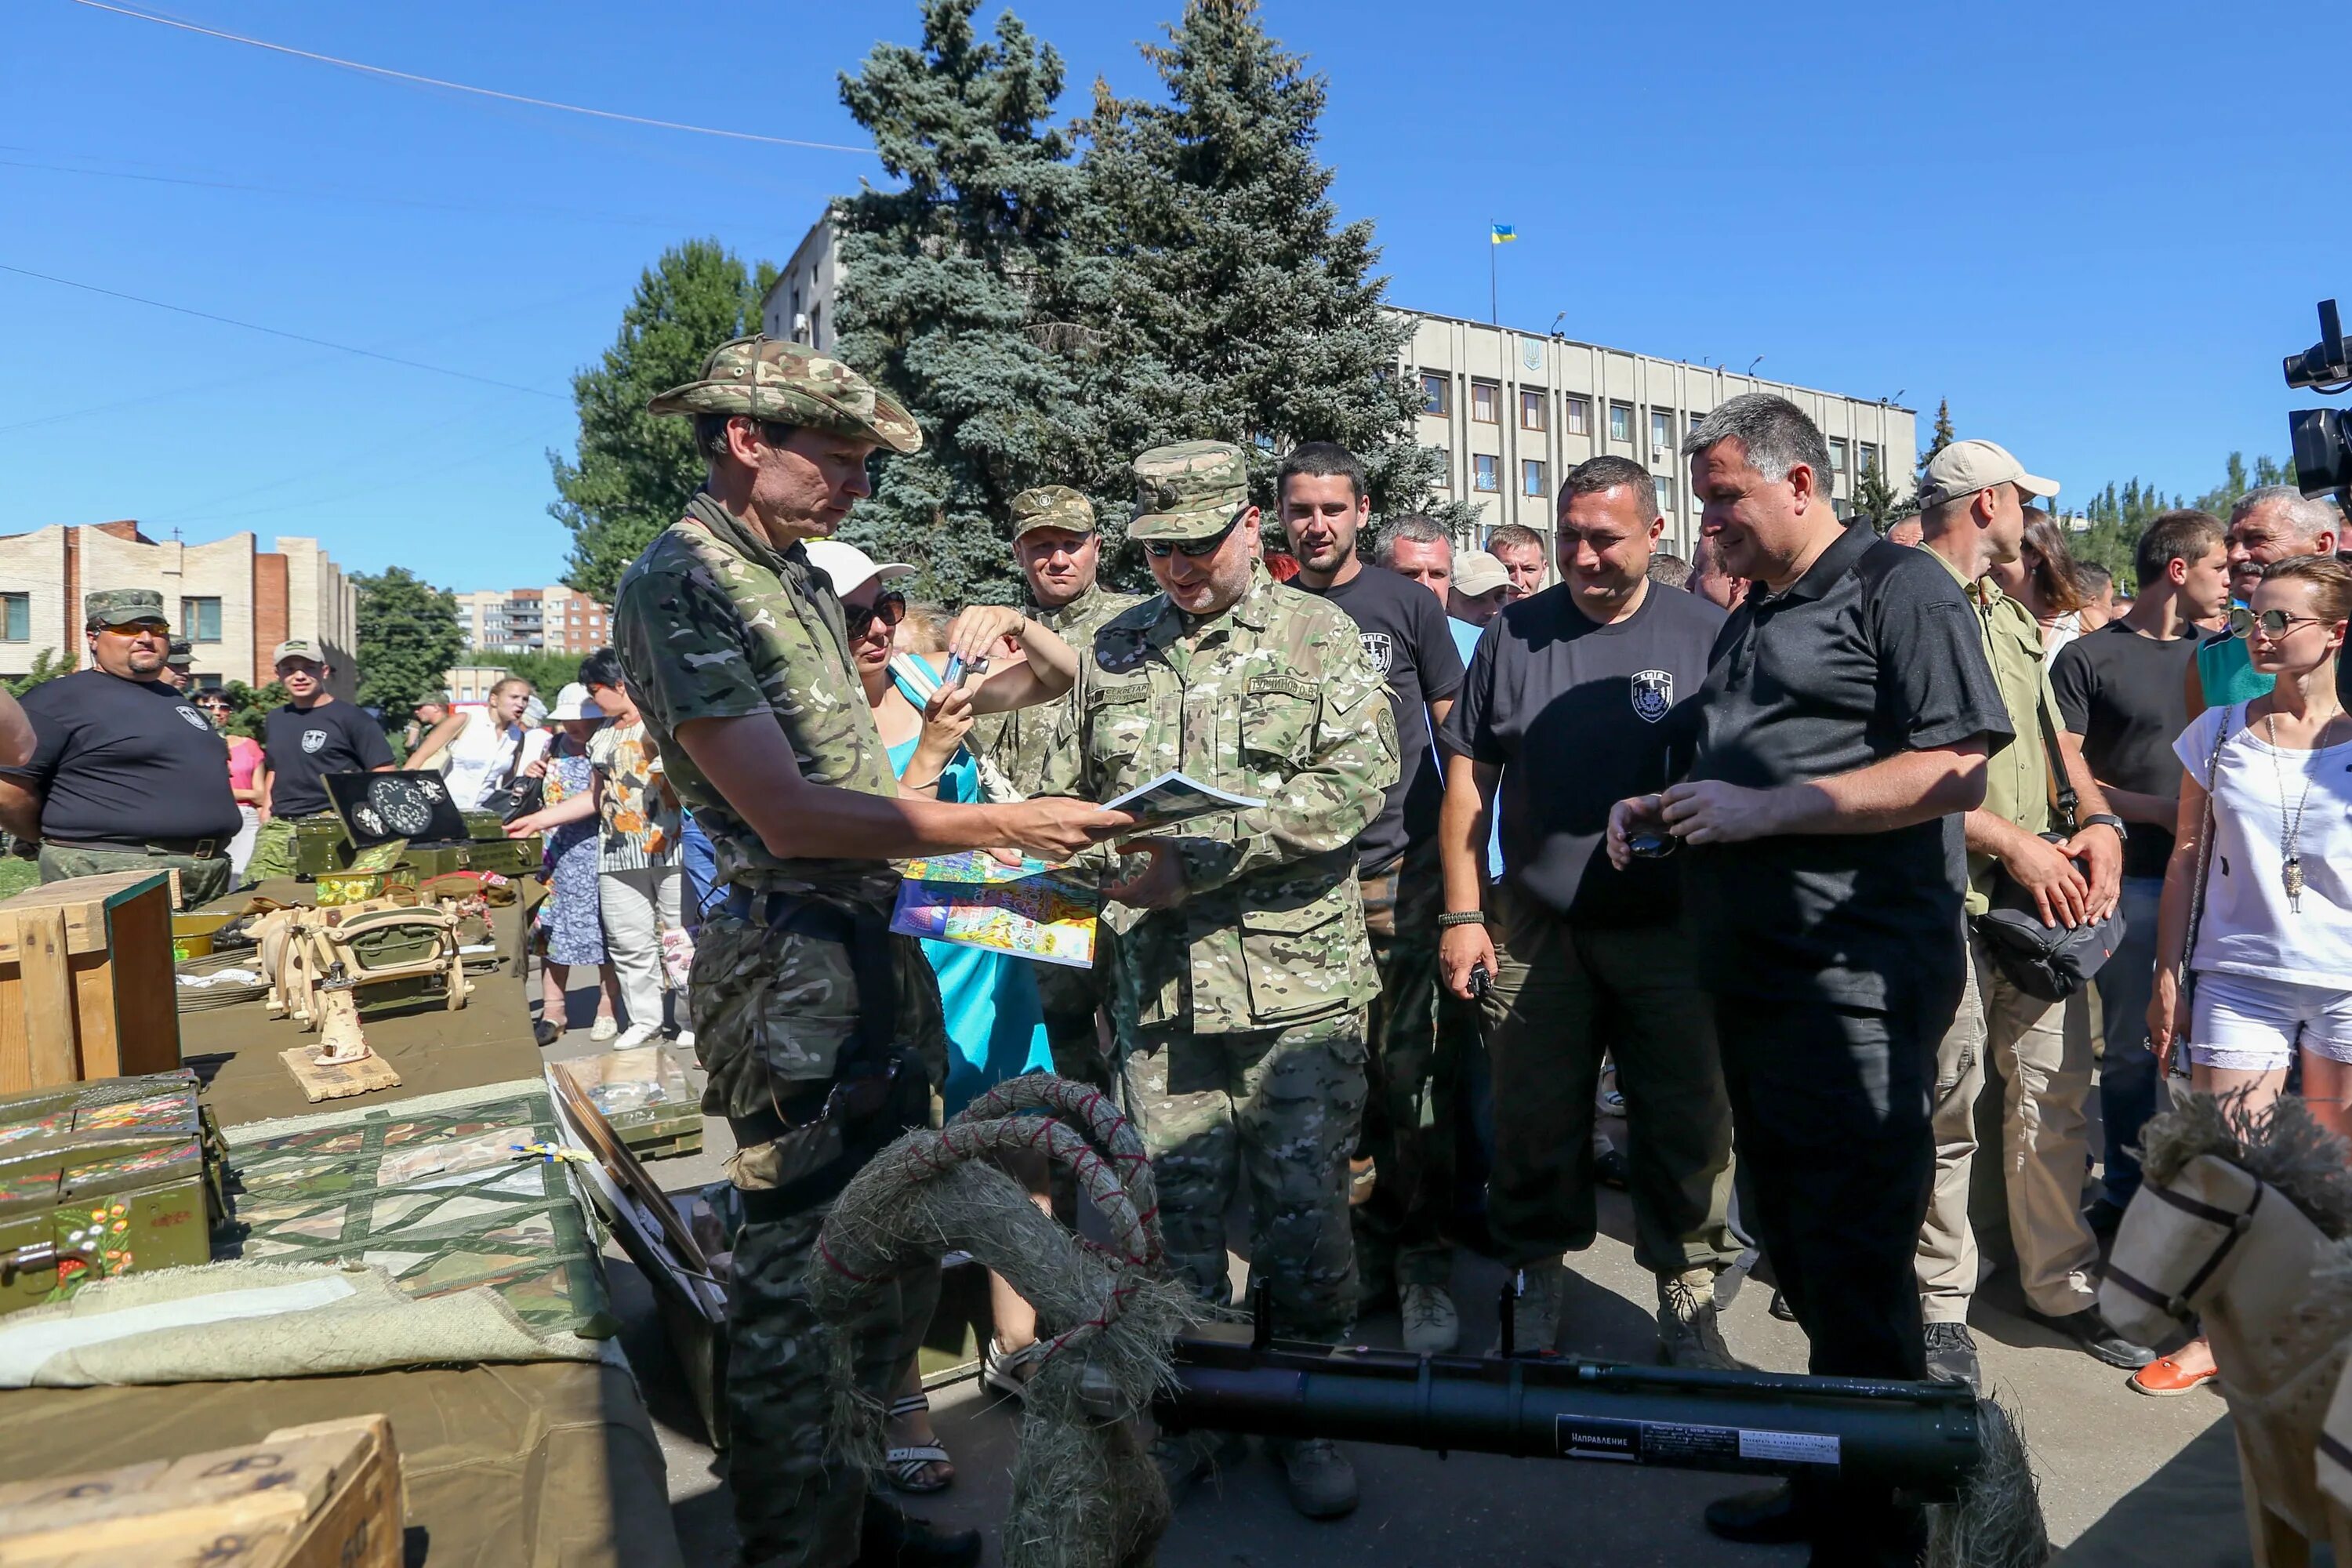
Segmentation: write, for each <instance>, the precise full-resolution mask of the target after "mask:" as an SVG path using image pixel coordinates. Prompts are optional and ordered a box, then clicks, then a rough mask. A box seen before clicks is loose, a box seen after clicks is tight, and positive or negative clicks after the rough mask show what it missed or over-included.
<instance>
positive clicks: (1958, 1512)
mask: <svg viewBox="0 0 2352 1568" xmlns="http://www.w3.org/2000/svg"><path fill="white" fill-rule="evenodd" d="M1977 1437H1978V1441H1979V1443H1981V1444H1982V1445H1983V1452H1984V1458H1982V1459H1981V1460H1980V1461H1979V1463H1978V1465H1977V1472H1976V1474H1975V1475H1973V1476H1970V1477H1969V1485H1968V1489H1967V1490H1966V1491H1965V1492H1963V1493H1961V1495H1960V1500H1958V1502H1955V1503H1950V1504H1938V1505H1937V1506H1935V1507H1932V1508H1930V1509H1929V1510H1927V1557H1926V1559H1925V1560H1924V1561H1925V1563H1926V1568H2042V1564H2043V1563H2047V1562H2049V1561H2050V1533H2049V1530H2048V1528H2047V1527H2046V1526H2045V1525H2044V1524H2043V1522H2042V1489H2041V1488H2040V1487H2038V1486H2036V1485H2035V1484H2034V1480H2033V1463H2032V1458H2030V1457H2029V1456H2028V1455H2027V1453H2026V1451H2025V1436H2024V1434H2023V1433H2021V1432H2020V1431H2019V1430H2018V1429H2017V1423H2016V1421H2015V1420H2014V1419H2013V1418H2012V1417H2011V1415H2010V1414H2009V1412H2008V1411H2006V1410H2003V1409H2002V1408H2001V1407H2000V1405H1997V1404H1995V1403H1994V1402H1993V1401H1992V1400H1991V1399H1990V1398H1984V1399H1979V1400H1978V1401H1977Z"/></svg>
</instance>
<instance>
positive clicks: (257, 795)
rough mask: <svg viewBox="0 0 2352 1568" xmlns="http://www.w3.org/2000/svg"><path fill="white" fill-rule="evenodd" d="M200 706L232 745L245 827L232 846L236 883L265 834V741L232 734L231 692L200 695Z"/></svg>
mask: <svg viewBox="0 0 2352 1568" xmlns="http://www.w3.org/2000/svg"><path fill="white" fill-rule="evenodd" d="M196 706H197V707H198V708H201V709H203V710H204V714H205V718H207V719H210V720H211V721H213V728H214V729H215V730H218V731H221V733H222V737H223V738H224V739H225V740H226V741H227V742H228V793H229V794H231V795H235V796H236V815H237V819H238V821H239V823H240V824H241V825H242V826H239V827H238V828H237V830H236V837H235V838H232V839H230V840H229V844H228V874H229V878H230V880H231V881H232V882H242V881H244V880H245V863H246V862H247V861H248V860H250V859H252V858H253V841H254V839H255V838H256V837H257V836H258V835H259V834H260V832H261V742H258V741H257V740H255V739H254V738H253V737H252V736H250V735H231V734H229V733H228V718H229V702H228V693H226V691H222V690H219V689H209V690H205V691H200V692H198V693H196Z"/></svg>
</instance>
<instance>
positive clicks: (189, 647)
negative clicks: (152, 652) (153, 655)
mask: <svg viewBox="0 0 2352 1568" xmlns="http://www.w3.org/2000/svg"><path fill="white" fill-rule="evenodd" d="M163 662H164V663H165V664H168V665H170V666H171V667H172V668H173V669H186V668H189V667H190V666H192V665H194V663H195V662H196V647H195V645H194V643H188V642H181V641H179V640H178V639H176V638H174V639H173V643H172V647H171V651H170V652H168V653H166V654H164V656H163Z"/></svg>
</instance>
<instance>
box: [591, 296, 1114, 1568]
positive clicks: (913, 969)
mask: <svg viewBox="0 0 2352 1568" xmlns="http://www.w3.org/2000/svg"><path fill="white" fill-rule="evenodd" d="M651 406H652V409H653V412H655V413H656V414H674V415H679V416H686V417H688V418H690V419H692V420H693V422H694V443H695V447H696V449H697V450H698V451H699V452H700V453H701V454H702V457H703V460H704V463H705V465H706V478H705V479H704V481H703V485H702V488H701V489H700V490H698V492H697V493H696V494H695V495H694V497H693V498H692V499H691V500H689V501H688V504H687V506H686V509H685V514H684V515H683V516H682V517H680V518H679V519H678V521H676V522H675V523H673V524H671V525H670V526H669V527H668V528H667V529H666V530H664V531H662V532H661V533H659V534H657V535H656V536H655V538H654V541H653V542H652V543H651V544H649V545H648V546H646V552H645V553H644V554H643V555H641V556H639V557H638V558H637V560H636V561H635V563H633V564H632V565H631V566H630V567H629V569H628V570H627V572H625V574H623V575H622V578H621V584H620V588H619V591H618V593H617V595H615V603H614V616H613V631H614V648H615V651H616V652H617V653H618V654H619V656H620V663H621V667H622V670H623V672H624V675H625V679H626V682H627V689H628V693H629V695H630V696H632V697H634V698H635V702H636V708H637V711H638V714H639V716H640V717H641V718H642V719H643V721H644V723H645V727H646V736H647V738H648V739H650V740H651V741H652V742H653V743H654V744H655V745H656V747H657V748H658V749H659V751H660V752H661V758H662V766H663V771H664V773H665V774H666V775H667V778H668V780H669V783H670V786H671V787H672V788H673V789H674V790H675V791H676V792H677V795H678V797H679V799H680V800H681V801H682V802H683V803H684V804H685V805H687V806H688V808H689V809H690V810H691V811H692V812H693V814H694V819H695V822H696V823H697V825H698V826H699V827H700V828H701V830H702V831H703V832H704V833H705V834H707V835H708V836H709V839H710V842H711V847H712V849H713V851H714V854H715V859H716V876H717V879H718V882H719V884H720V888H721V889H723V891H724V893H725V897H724V898H723V899H722V900H719V901H718V902H716V903H714V904H713V906H712V907H711V908H710V909H709V911H708V912H707V913H706V914H705V916H704V919H703V923H702V928H701V931H700V933H699V935H698V939H697V942H696V946H695V960H694V971H693V975H692V978H691V980H690V981H689V983H688V1008H687V1010H688V1015H689V1022H690V1026H691V1027H692V1028H693V1030H694V1037H695V1054H696V1056H697V1057H698V1058H699V1059H700V1061H701V1064H702V1067H703V1068H704V1070H705V1071H706V1072H707V1073H708V1074H709V1087H708V1088H707V1089H706V1090H705V1092H704V1097H703V1109H704V1110H706V1111H708V1112H709V1113H710V1114H712V1115H718V1116H725V1117H726V1118H727V1119H728V1121H729V1122H730V1124H731V1126H732V1128H733V1131H734V1133H735V1142H736V1148H737V1150H738V1152H737V1154H736V1156H735V1158H734V1161H733V1163H732V1164H731V1165H730V1169H729V1174H730V1180H731V1181H732V1183H733V1184H734V1186H735V1188H736V1191H737V1193H738V1194H739V1195H740V1199H741V1202H742V1205H743V1211H744V1215H745V1222H744V1224H743V1225H742V1226H741V1227H740V1230H739V1231H738V1232H737V1236H736V1243H735V1251H734V1258H735V1268H734V1287H733V1290H732V1304H731V1307H730V1317H729V1321H728V1374H727V1405H728V1415H729V1419H730V1426H731V1429H732V1433H733V1441H732V1446H731V1447H730V1452H729V1455H728V1468H729V1477H730V1481H731V1483H732V1489H733V1491H734V1495H735V1523H736V1533H737V1534H738V1536H739V1537H740V1540H741V1543H742V1547H741V1550H742V1554H743V1560H744V1561H745V1562H746V1563H760V1564H762V1565H763V1568H764V1565H771V1564H792V1565H794V1568H800V1565H807V1568H840V1565H842V1564H845V1563H852V1562H887V1563H898V1564H901V1565H904V1568H920V1565H923V1564H947V1563H974V1562H977V1561H978V1559H979V1555H980V1541H979V1538H978V1536H977V1535H975V1534H973V1533H971V1532H970V1531H966V1532H964V1533H962V1534H960V1535H955V1536H940V1535H934V1534H932V1533H930V1532H929V1531H927V1530H926V1529H924V1528H923V1527H922V1526H921V1525H920V1524H919V1523H917V1522H915V1521H910V1520H908V1519H907V1518H905V1517H904V1516H903V1515H901V1514H899V1513H898V1510H895V1509H892V1508H890V1507H889V1506H888V1505H887V1504H885V1503H884V1502H882V1501H881V1500H879V1499H877V1498H872V1497H869V1496H868V1495H867V1490H866V1474H865V1471H864V1470H863V1468H860V1467H858V1466H857V1465H856V1464H854V1463H851V1462H849V1461H848V1460H847V1459H846V1458H845V1457H844V1456H843V1455H842V1454H841V1452H840V1451H839V1449H838V1447H836V1446H835V1444H834V1443H833V1442H832V1441H831V1439H830V1436H829V1430H830V1426H829V1417H830V1413H831V1409H832V1404H833V1398H834V1391H833V1389H832V1386H831V1382H830V1379H829V1378H828V1377H827V1375H826V1368H827V1367H828V1366H829V1365H830V1364H831V1359H832V1358H831V1350H830V1345H831V1335H830V1332H829V1331H827V1330H826V1328H825V1327H824V1325H823V1324H821V1323H820V1322H819V1321H817V1320H816V1318H815V1316H814V1312H813V1311H812V1310H811V1308H810V1305H809V1301H808V1296H807V1291H806V1289H805V1286H804V1284H803V1280H804V1279H805V1276H806V1275H807V1273H808V1270H809V1267H810V1264H811V1262H812V1260H813V1259H814V1258H815V1256H816V1241H817V1234H818V1232H819V1230H820V1229H821V1227H822V1226H823V1225H824V1219H825V1215H826V1214H827V1213H828V1212H829V1211H830V1209H831V1207H832V1204H833V1200H834V1198H835V1195H836V1194H838V1193H839V1192H840V1190H841V1188H842V1187H843V1186H844V1185H845V1184H846V1183H847V1182H848V1180H849V1178H850V1177H851V1176H852V1175H854V1174H855V1173H856V1172H857V1171H858V1170H859V1169H860V1168H862V1167H863V1166H864V1165H865V1163H866V1161H868V1160H869V1159H871V1158H872V1157H873V1155H874V1154H875V1153H876V1152H877V1151H878V1150H880V1149H881V1148H882V1147H883V1146H884V1145H886V1144H887V1143H888V1142H890V1141H891V1140H892V1139H893V1138H895V1137H897V1136H898V1133H899V1132H900V1131H903V1130H904V1129H906V1128H908V1127H910V1126H917V1125H921V1124H923V1123H924V1122H925V1121H927V1120H928V1118H929V1109H930V1092H931V1087H932V1086H933V1085H934V1084H937V1083H940V1082H941V1081H943V1079H944V1078H945V1075H946V1068H947V1037H946V1032H945V1029H944V1026H943V1025H942V1023H941V1019H940V996H939V987H938V982H937V979H936V977H935V976H934V975H933V974H932V973H931V969H930V966H929V964H928V963H926V962H925V961H924V959H923V955H922V950H921V948H920V946H919V944H918V943H917V942H915V940H914V939H913V938H911V937H904V936H897V935H893V934H891V933H890V931H889V930H888V926H889V919H890V910H891V907H892V903H893V901H894V900H895V898H896V895H897V892H898V871H897V870H896V869H895V868H893V867H892V865H891V861H892V860H893V859H904V858H911V857H914V856H918V855H923V854H938V853H943V852H952V851H955V850H960V849H984V848H996V847H1017V848H1020V849H1023V850H1025V851H1028V852H1029V853H1031V854H1034V855H1037V856H1040V857H1042V858H1047V859H1052V860H1065V859H1067V858H1069V857H1071V856H1072V855H1074V854H1076V853H1077V852H1078V851H1079V850H1080V849H1083V848H1086V847H1088V846H1090V845H1092V844H1094V843H1097V842H1098V841H1100V840H1102V839H1104V838H1107V837H1109V836H1110V834H1112V833H1113V832H1116V831H1118V830H1119V829H1121V828H1124V827H1128V826H1132V825H1133V822H1134V818H1132V817H1131V816H1129V815H1128V814H1126V813H1125V812H1111V811H1105V810H1104V809H1103V808H1101V807H1100V806H1097V805H1091V804H1089V803H1087V802H1084V801H1074V800H1040V801H1020V802H1014V803H1012V804H1010V805H957V804H952V803H949V802H944V801H940V800H936V799H925V798H921V797H920V796H919V795H918V794H917V793H916V792H915V791H913V790H909V791H908V792H907V793H906V794H905V795H903V796H902V795H901V793H900V791H899V787H898V779H897V778H896V777H895V776H893V774H892V773H891V771H890V760H889V754H888V752H887V750H886V748H885V747H884V746H883V744H882V741H881V737H880V735H879V734H878V733H877V731H876V730H875V726H874V716H873V711H872V709H871V708H870V706H869V705H868V703H867V701H866V693H865V690H864V688H863V686H862V685H861V684H860V682H859V679H858V676H857V672H856V669H855V668H853V667H852V664H851V659H850V650H849V635H848V628H847V626H846V624H845V613H844V605H843V603H842V595H841V594H840V593H838V592H836V590H835V584H833V583H832V582H831V581H830V580H829V577H828V574H827V573H826V572H825V571H824V570H823V569H822V564H821V563H819V562H818V561H816V560H814V559H813V558H812V551H811V548H810V546H811V545H812V543H815V542H825V541H829V540H830V539H831V537H832V535H833V534H834V532H835V531H836V530H837V529H838V528H839V527H840V526H841V523H842V521H843V520H844V519H845V518H846V517H847V516H848V514H849V510H850V508H851V507H852V506H854V505H855V504H856V501H857V500H859V499H860V498H861V497H864V496H866V494H868V493H870V487H869V485H868V483H867V479H866V463H867V460H868V459H869V458H872V457H873V456H874V455H875V454H876V453H877V452H879V451H887V452H889V453H892V454H894V455H900V456H903V455H906V454H908V453H912V452H914V451H916V450H918V449H919V448H920V447H921V446H922V441H923V437H922V432H921V430H920V429H919V428H918V427H917V426H916V424H915V421H914V419H913V417H912V416H909V415H908V413H907V411H906V410H905V409H904V408H902V407H900V406H899V405H898V403H897V402H895V401H893V400H892V399H891V398H890V397H889V396H888V395H887V394H885V393H883V392H882V391H880V390H879V389H877V387H876V386H875V385H874V384H873V383H871V382H870V381H868V380H867V379H866V377H865V376H863V375H860V374H858V373H857V372H856V371H855V370H853V369H851V368H850V367H849V366H848V365H846V364H844V363H841V362H840V361H839V360H837V359H834V358H831V357H830V356H827V355H824V354H821V353H817V352H816V351H814V349H811V348H808V347H806V346H805V345H803V344H800V343H791V342H778V341H777V340H775V339H773V338H769V337H765V336H762V335H759V334H754V335H752V336H751V337H747V338H738V339H735V340H734V341H732V342H725V343H721V344H720V345H719V347H718V348H716V349H714V350H712V351H711V353H710V356H709V359H707V360H706V361H704V363H703V366H702V373H701V374H699V375H698V376H697V377H696V378H695V379H694V380H692V381H690V382H688V383H687V384H685V385H683V386H678V387H674V388H672V389H671V390H669V391H667V392H665V393H663V394H662V395H660V396H658V397H656V398H655V399H654V400H653V403H652V405H651ZM838 548H839V549H840V550H841V551H844V552H847V551H848V550H849V547H848V546H846V545H842V546H839V547H838ZM855 553H856V562H850V561H848V560H847V558H846V556H844V555H836V556H835V564H841V565H843V566H844V569H845V570H846V571H852V572H854V571H856V570H858V566H857V563H858V562H862V563H864V566H865V569H866V579H867V582H869V583H870V582H871V580H872V578H873V576H874V574H875V573H876V572H877V571H878V570H881V569H880V568H876V567H875V566H874V564H873V563H872V562H871V561H870V560H868V559H867V558H866V557H865V555H864V553H863V552H855ZM863 585H864V584H860V586H863ZM869 608H870V606H869ZM1000 618H1001V617H1000ZM870 623H871V617H870V616H868V617H867V621H866V624H867V625H868V626H870ZM719 890H720V889H714V892H716V891H719ZM819 1267H822V1265H819ZM937 1284H938V1278H937V1275H936V1274H935V1273H933V1274H929V1275H928V1276H926V1275H924V1274H922V1273H920V1272H919V1273H918V1274H917V1275H915V1276H911V1277H902V1278H901V1279H900V1281H899V1283H898V1287H897V1289H896V1291H895V1293H894V1295H893V1296H892V1298H891V1300H892V1303H893V1306H894V1308H895V1310H893V1311H890V1312H887V1313H881V1314H877V1321H873V1322H871V1323H869V1324H867V1325H866V1328H865V1329H864V1331H861V1332H860V1333H859V1334H858V1336H857V1343H856V1364H857V1365H858V1366H859V1367H860V1368H861V1371H862V1374H863V1376H864V1379H865V1386H864V1392H865V1394H866V1395H867V1396H868V1397H870V1398H875V1399H878V1400H884V1401H887V1400H890V1399H892V1398H894V1397H896V1395H897V1394H898V1388H897V1384H898V1378H899V1376H900V1374H901V1373H902V1372H903V1369H904V1368H905V1366H906V1365H907V1364H908V1361H909V1359H910V1358H911V1357H912V1355H913V1352H914V1350H915V1347H916V1345H917V1343H918V1342H919V1340H920V1338H921V1336H922V1332H923V1330H924V1327H925V1325H926V1324H927V1323H928V1321H929V1318H930V1312H931V1307H932V1303H933V1301H934V1300H935V1299H936V1293H937ZM913 1436H914V1437H915V1439H916V1441H915V1443H914V1444H913V1445H911V1446H912V1447H918V1448H920V1447H925V1446H926V1445H924V1444H923V1442H922V1434H921V1431H920V1428H919V1427H918V1428H917V1429H916V1430H915V1432H914V1434H913ZM893 1441H894V1442H896V1441H897V1439H896V1438H894V1439H893ZM930 1462H931V1456H929V1455H926V1456H924V1457H923V1458H922V1459H920V1460H919V1461H917V1462H916V1466H915V1468H916V1469H917V1470H918V1471H921V1470H923V1469H925V1468H928V1465H929V1463H930Z"/></svg>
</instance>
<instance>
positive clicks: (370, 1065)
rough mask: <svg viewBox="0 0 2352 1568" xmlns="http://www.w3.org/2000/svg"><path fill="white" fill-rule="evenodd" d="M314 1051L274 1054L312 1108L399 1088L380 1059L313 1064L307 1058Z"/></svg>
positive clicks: (389, 1066) (299, 1049)
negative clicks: (326, 1101) (330, 1102)
mask: <svg viewBox="0 0 2352 1568" xmlns="http://www.w3.org/2000/svg"><path fill="white" fill-rule="evenodd" d="M318 1048H319V1047H317V1046H316V1045H309V1046H296V1047H293V1048H291V1049H290V1050H283V1051H280V1052H278V1060H279V1061H282V1062H284V1063H285V1064H286V1070H287V1071H289V1072H290V1073H292V1074H293V1075H294V1081H295V1082H296V1083H298V1084H299V1085H300V1086H301V1088H302V1093H303V1095H304V1097H305V1098H307V1099H308V1100H310V1101H311V1102H312V1103H313V1104H315V1103H317V1102H318V1101H320V1100H349V1099H350V1098H352V1096H353V1095H357V1094H371V1093H373V1092H374V1091H375V1090H377V1089H398V1088H399V1087H400V1075H399V1074H398V1073H396V1072H394V1070H393V1068H392V1064H391V1063H390V1062H387V1061H385V1060H384V1059H383V1058H382V1057H362V1058H360V1059H359V1060H358V1061H355V1062H314V1061H312V1060H311V1059H310V1057H311V1054H312V1053H313V1052H315V1051H317V1050H318Z"/></svg>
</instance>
